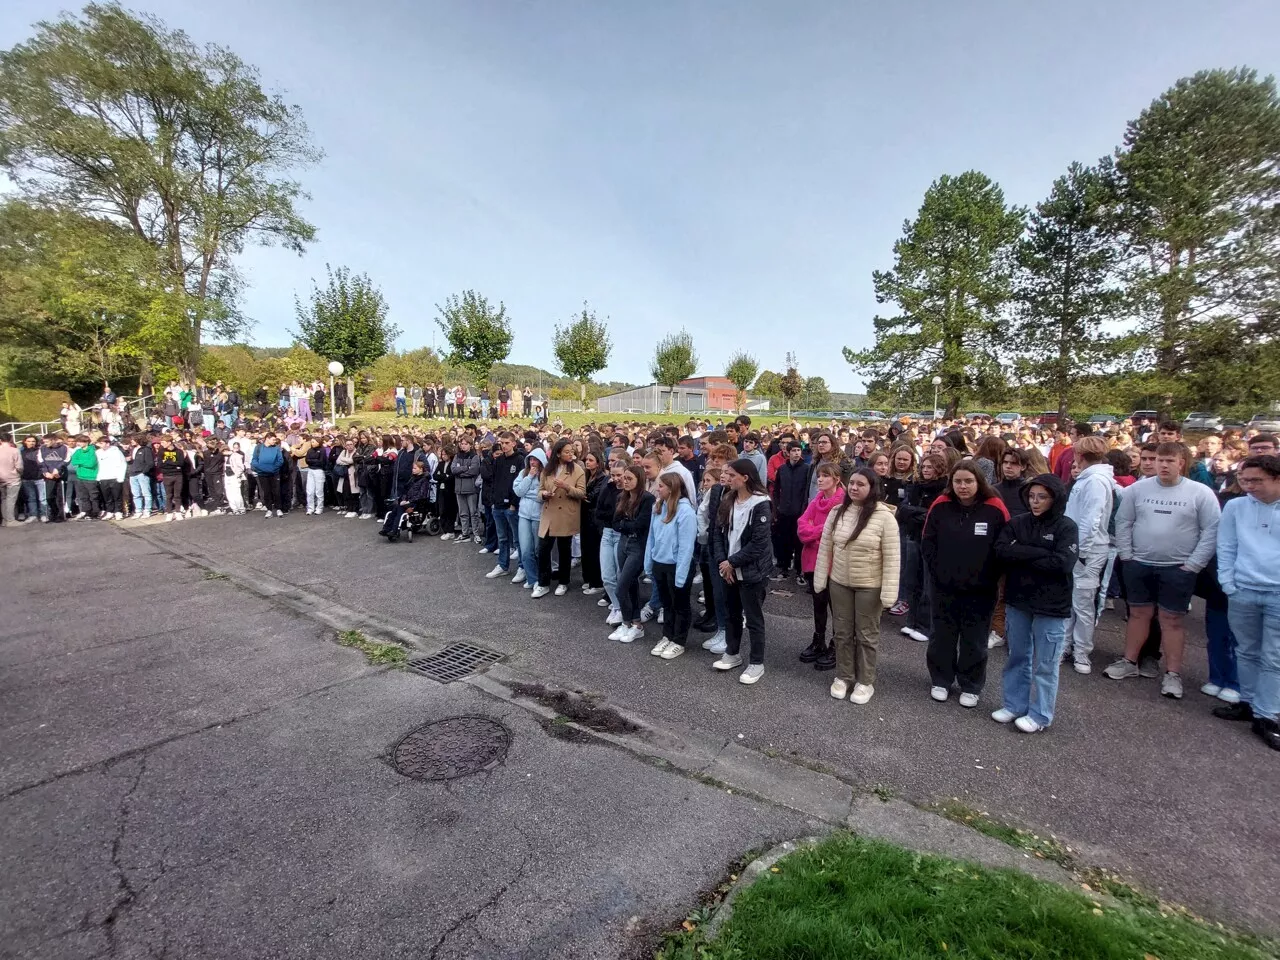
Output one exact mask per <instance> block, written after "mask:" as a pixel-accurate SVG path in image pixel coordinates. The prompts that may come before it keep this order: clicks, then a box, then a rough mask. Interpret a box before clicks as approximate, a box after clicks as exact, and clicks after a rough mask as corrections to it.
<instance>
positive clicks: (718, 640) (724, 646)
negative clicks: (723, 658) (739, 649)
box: [707, 630, 729, 656]
mask: <svg viewBox="0 0 1280 960" xmlns="http://www.w3.org/2000/svg"><path fill="white" fill-rule="evenodd" d="M711 639H712V640H714V641H715V643H713V644H712V645H711V646H709V647H707V649H708V650H709V651H710V652H711V653H714V654H715V655H716V656H720V654H722V653H724V652H725V651H726V650H728V649H729V639H728V637H726V636H725V635H724V631H723V630H721V631H720V632H719V633H717V634H716V635H715V636H713V637H712V638H711Z"/></svg>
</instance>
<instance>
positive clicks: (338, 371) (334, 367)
mask: <svg viewBox="0 0 1280 960" xmlns="http://www.w3.org/2000/svg"><path fill="white" fill-rule="evenodd" d="M343 369H344V367H343V366H342V364H340V363H339V362H338V361H337V360H331V361H330V362H329V419H330V420H332V421H333V422H334V423H337V422H338V407H337V404H336V403H335V402H334V399H333V378H334V377H340V376H342V371H343Z"/></svg>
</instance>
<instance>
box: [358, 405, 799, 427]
mask: <svg viewBox="0 0 1280 960" xmlns="http://www.w3.org/2000/svg"><path fill="white" fill-rule="evenodd" d="M733 417H734V414H731V413H726V414H722V415H717V416H714V417H710V418H709V419H710V420H711V422H712V423H714V422H715V421H716V420H723V421H724V422H725V423H729V422H730V421H732V420H733ZM689 419H690V418H689V416H688V414H683V413H673V414H666V413H556V414H552V416H551V422H552V423H555V422H557V421H559V422H560V423H563V424H564V425H565V426H566V427H573V428H577V427H581V426H584V425H585V424H588V423H626V422H631V421H638V422H640V423H650V422H652V423H656V424H659V425H664V424H668V423H674V424H676V425H677V426H680V427H683V426H684V425H685V424H686V423H688V421H689ZM698 419H706V418H701V417H699V418H698ZM450 422H451V421H448V420H443V419H436V420H426V419H424V418H422V417H398V416H396V414H395V412H394V411H385V410H383V411H377V412H374V411H365V410H357V411H356V414H355V416H352V417H344V418H343V419H341V420H339V421H338V423H339V424H340V425H341V426H342V428H343V429H346V428H347V427H349V426H351V425H352V424H355V425H357V426H361V427H369V426H375V425H376V426H390V425H391V424H393V423H394V424H400V425H401V426H404V425H407V424H413V425H414V426H418V427H422V428H424V429H428V428H434V429H437V430H438V429H440V428H441V427H443V426H445V425H446V424H448V423H450ZM458 422H459V423H471V422H472V421H471V420H469V419H467V418H465V417H464V418H461V419H460V420H459V421H458ZM476 422H477V423H478V422H480V421H476ZM488 422H489V424H490V425H495V424H497V423H499V422H501V423H502V425H503V426H504V427H511V426H512V425H518V426H520V427H521V428H524V427H527V426H528V425H529V423H530V421H529V420H527V419H524V418H521V417H514V418H513V417H507V418H506V419H504V420H502V421H499V420H498V419H497V418H493V419H491V420H489V421H488ZM784 422H789V421H788V420H787V417H786V416H759V415H757V414H754V413H753V414H751V423H752V426H756V427H758V426H760V425H761V424H766V423H767V424H773V423H784ZM800 423H801V425H805V426H815V427H816V426H818V421H816V420H814V421H810V420H800Z"/></svg>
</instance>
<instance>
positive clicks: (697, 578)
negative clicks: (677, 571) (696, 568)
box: [693, 573, 702, 587]
mask: <svg viewBox="0 0 1280 960" xmlns="http://www.w3.org/2000/svg"><path fill="white" fill-rule="evenodd" d="M701 582H702V574H700V573H695V574H694V575H693V585H694V586H695V587H696V586H697V585H698V584H700V583H701Z"/></svg>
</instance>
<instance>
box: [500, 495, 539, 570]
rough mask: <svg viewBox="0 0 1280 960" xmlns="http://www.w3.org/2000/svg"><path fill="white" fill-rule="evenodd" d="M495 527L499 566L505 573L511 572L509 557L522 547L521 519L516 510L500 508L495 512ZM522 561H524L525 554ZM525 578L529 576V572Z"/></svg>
mask: <svg viewBox="0 0 1280 960" xmlns="http://www.w3.org/2000/svg"><path fill="white" fill-rule="evenodd" d="M493 526H494V530H495V531H496V534H497V537H498V566H500V567H501V568H502V569H503V570H504V571H506V570H510V569H511V567H510V562H509V561H508V560H507V557H508V555H509V554H510V553H511V551H512V550H513V549H515V548H517V547H519V546H520V518H519V517H518V516H516V512H515V511H514V510H504V509H501V508H499V509H496V510H494V511H493ZM534 532H535V533H536V532H537V531H534ZM521 560H522V561H523V553H522V555H521ZM525 576H528V573H527V572H526V573H525Z"/></svg>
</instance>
